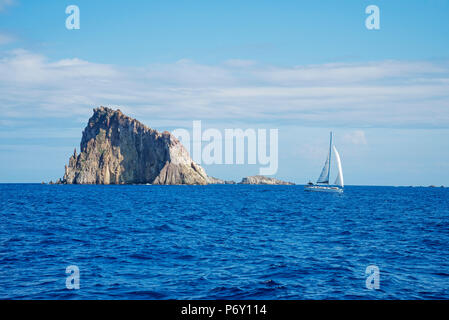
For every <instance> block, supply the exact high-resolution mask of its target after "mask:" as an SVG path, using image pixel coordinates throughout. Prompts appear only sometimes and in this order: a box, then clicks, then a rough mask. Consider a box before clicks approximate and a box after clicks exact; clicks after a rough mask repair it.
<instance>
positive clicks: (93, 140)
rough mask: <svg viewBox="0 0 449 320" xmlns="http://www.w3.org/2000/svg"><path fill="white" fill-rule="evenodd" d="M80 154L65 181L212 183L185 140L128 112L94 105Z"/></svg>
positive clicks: (84, 132) (84, 182) (72, 158)
mask: <svg viewBox="0 0 449 320" xmlns="http://www.w3.org/2000/svg"><path fill="white" fill-rule="evenodd" d="M80 146H81V150H80V153H79V154H77V153H76V149H75V152H74V154H73V155H72V156H71V157H70V159H69V165H68V166H66V167H65V174H64V177H63V179H62V181H61V182H62V183H65V184H145V183H150V184H208V183H209V177H208V176H207V174H206V172H205V171H204V169H203V168H202V167H200V166H199V165H198V164H196V163H195V162H194V161H193V160H192V159H191V158H190V156H189V153H188V152H187V150H186V149H185V148H184V146H183V145H182V144H181V142H180V141H179V140H178V139H177V138H176V137H175V136H173V135H172V134H171V133H170V132H168V131H164V132H162V133H160V132H158V131H156V130H153V129H151V128H148V127H146V126H145V125H143V124H142V123H140V122H139V121H137V120H135V119H132V118H130V117H128V116H126V115H124V114H123V113H122V112H121V111H120V110H112V109H110V108H105V107H100V108H96V109H94V114H93V116H92V117H91V118H90V119H89V122H88V124H87V126H86V128H85V129H84V131H83V136H82V140H81V145H80Z"/></svg>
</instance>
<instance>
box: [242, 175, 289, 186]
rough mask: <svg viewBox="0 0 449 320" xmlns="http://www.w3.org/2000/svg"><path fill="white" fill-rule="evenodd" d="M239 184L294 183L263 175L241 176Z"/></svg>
mask: <svg viewBox="0 0 449 320" xmlns="http://www.w3.org/2000/svg"><path fill="white" fill-rule="evenodd" d="M240 184H276V185H278V184H279V185H294V183H293V182H286V181H282V180H279V179H275V178H269V177H265V176H250V177H246V178H243V179H242V181H241V182H240Z"/></svg>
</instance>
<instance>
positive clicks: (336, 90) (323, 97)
mask: <svg viewBox="0 0 449 320" xmlns="http://www.w3.org/2000/svg"><path fill="white" fill-rule="evenodd" d="M98 105H112V106H120V107H121V108H122V110H123V111H125V112H129V113H131V114H132V115H133V116H138V117H140V118H147V119H159V120H173V121H175V120H188V121H191V120H192V119H204V120H206V119H214V120H217V119H220V120H221V121H228V120H239V121H247V122H251V121H253V122H275V123H294V124H296V125H306V126H333V127H335V126H347V127H358V128H360V127H384V126H388V127H430V128H432V127H447V126H449V112H448V111H449V64H448V63H447V62H438V63H436V62H425V61H417V62H403V61H379V62H370V63H338V64H337V63H334V64H322V65H306V66H292V67H282V68H281V67H277V66H271V65H261V64H258V63H256V62H255V61H247V60H238V59H234V60H228V61H224V62H223V63H221V64H218V65H204V64H198V63H195V62H194V61H191V60H180V61H177V62H174V63H171V64H151V65H148V66H145V67H139V68H137V67H135V68H131V67H126V68H125V67H120V66H114V65H105V64H96V63H91V62H88V61H84V60H81V59H76V58H75V59H64V60H59V61H50V60H48V59H47V58H46V57H45V56H42V55H39V54H35V53H32V52H29V51H25V50H14V51H11V52H7V53H5V52H3V53H1V54H0V114H1V115H0V120H3V121H7V120H8V121H9V120H11V119H16V118H23V117H25V118H30V117H32V118H40V117H58V118H70V117H72V118H73V117H74V116H75V117H76V116H80V117H81V116H82V117H84V118H85V117H86V116H88V115H90V109H91V108H92V107H93V106H98Z"/></svg>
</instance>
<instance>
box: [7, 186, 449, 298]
mask: <svg viewBox="0 0 449 320" xmlns="http://www.w3.org/2000/svg"><path fill="white" fill-rule="evenodd" d="M0 200H1V202H0V206H1V207H0V244H1V245H0V299H448V298H449V252H448V248H449V189H448V188H420V187H415V188H412V187H357V186H348V187H346V188H345V192H344V194H328V193H314V192H304V191H303V187H302V186H260V185H209V186H150V185H148V186H147V185H135V186H133V185H129V186H94V185H92V186H82V185H38V184H1V185H0ZM370 265H374V266H376V267H378V268H379V277H378V280H379V281H378V284H379V288H378V289H368V288H367V283H366V282H367V278H368V277H369V274H366V273H365V271H366V268H367V267H368V266H370ZM68 266H76V267H78V268H79V284H80V287H79V289H73V290H69V289H67V288H66V279H67V277H68V276H70V275H69V274H66V268H67V267H68Z"/></svg>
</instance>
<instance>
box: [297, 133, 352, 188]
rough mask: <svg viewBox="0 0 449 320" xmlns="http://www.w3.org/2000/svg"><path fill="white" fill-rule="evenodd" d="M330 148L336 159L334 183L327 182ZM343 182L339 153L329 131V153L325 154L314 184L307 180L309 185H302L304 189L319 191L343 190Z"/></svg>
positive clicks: (329, 168)
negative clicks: (336, 170)
mask: <svg viewBox="0 0 449 320" xmlns="http://www.w3.org/2000/svg"><path fill="white" fill-rule="evenodd" d="M332 149H333V150H334V153H335V159H336V160H337V167H338V175H337V178H336V179H335V182H334V185H330V184H329V177H330V171H331V159H332ZM343 187H344V182H343V169H342V168H341V159H340V154H339V153H338V151H337V148H335V146H334V145H332V132H331V133H330V143H329V153H328V155H327V159H326V162H325V163H324V167H323V170H321V174H320V177H319V178H318V180H317V182H316V184H313V183H311V182H309V185H307V186H305V187H304V190H305V191H319V192H339V193H341V192H343Z"/></svg>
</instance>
